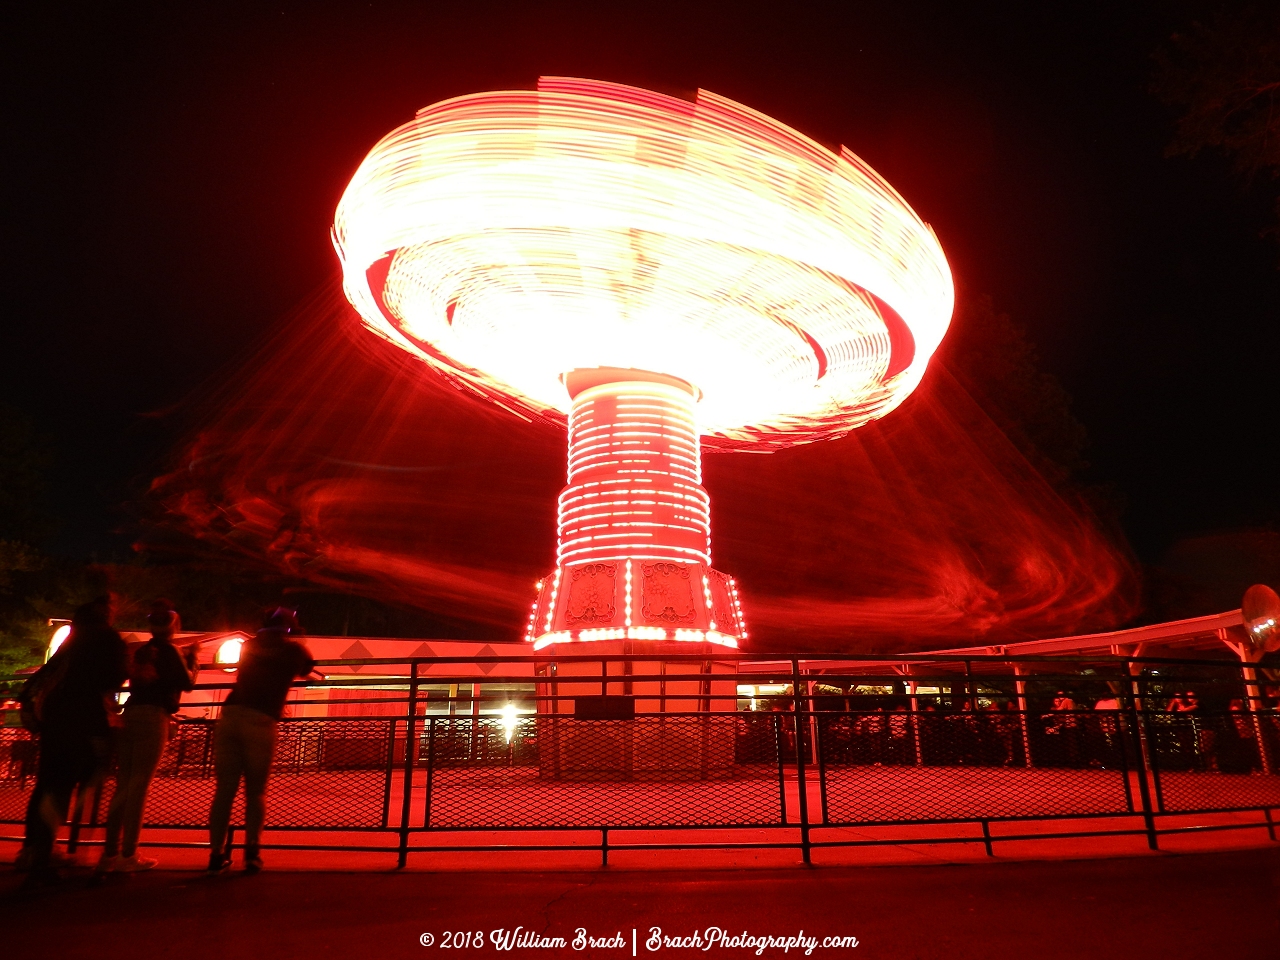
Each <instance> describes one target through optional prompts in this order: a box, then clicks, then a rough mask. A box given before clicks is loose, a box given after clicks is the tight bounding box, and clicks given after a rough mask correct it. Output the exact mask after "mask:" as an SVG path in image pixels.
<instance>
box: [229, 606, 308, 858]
mask: <svg viewBox="0 0 1280 960" xmlns="http://www.w3.org/2000/svg"><path fill="white" fill-rule="evenodd" d="M299 633H300V631H299V629H298V620H297V615H296V614H295V613H294V611H292V610H290V609H288V608H287V607H276V608H275V609H274V610H271V611H269V612H268V613H267V615H266V617H265V619H264V620H263V625H262V629H261V630H259V631H258V633H257V635H256V636H254V637H253V639H251V640H249V641H248V642H247V643H245V645H244V649H243V650H242V651H241V653H240V663H239V665H238V666H237V668H236V685H235V687H234V688H233V689H232V690H231V693H229V694H228V695H227V699H226V701H225V702H224V703H223V705H222V714H221V716H220V717H219V718H218V724H217V726H216V727H215V728H214V732H213V768H214V774H215V776H216V777H217V786H216V788H215V790H214V795H213V804H212V805H211V806H210V809H209V872H210V873H219V872H221V871H223V870H225V869H227V867H228V866H230V863H231V861H230V858H229V857H228V856H227V850H226V839H227V829H228V826H229V824H230V822H231V804H232V802H233V801H234V800H235V797H236V791H237V790H238V789H239V787H240V780H241V778H243V779H244V869H245V871H246V872H247V873H257V872H258V871H259V870H261V869H262V858H261V857H260V856H259V855H258V844H259V841H260V839H261V837H262V825H263V823H264V822H265V821H266V793H267V777H268V775H269V774H270V772H271V759H272V757H273V755H274V754H275V749H276V726H277V724H278V723H279V721H280V717H281V716H283V714H284V702H285V699H286V698H287V697H288V695H289V688H290V687H291V686H292V685H293V681H294V680H295V679H298V678H301V677H305V676H307V674H309V673H310V672H311V671H312V669H314V667H315V665H316V662H315V660H314V659H312V657H311V651H309V650H308V649H307V648H306V646H305V645H304V644H302V643H299V642H298V641H297V640H296V639H293V638H291V637H290V634H293V635H294V636H297V635H298V634H299Z"/></svg>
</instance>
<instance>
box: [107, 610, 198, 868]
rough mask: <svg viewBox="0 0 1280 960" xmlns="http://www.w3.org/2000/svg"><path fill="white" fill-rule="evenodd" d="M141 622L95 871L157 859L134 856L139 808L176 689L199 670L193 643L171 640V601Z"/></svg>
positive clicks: (191, 683)
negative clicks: (147, 629)
mask: <svg viewBox="0 0 1280 960" xmlns="http://www.w3.org/2000/svg"><path fill="white" fill-rule="evenodd" d="M147 622H148V623H149V624H150V625H151V639H150V640H148V641H147V642H146V643H144V644H143V645H142V646H140V647H138V648H137V649H136V650H134V652H133V657H132V658H131V662H130V669H129V700H128V701H127V702H126V703H125V706H124V726H123V728H122V729H121V730H120V731H119V734H118V736H117V738H116V792H115V794H114V795H113V796H112V797H111V806H110V808H109V809H108V811H107V839H106V843H105V844H104V845H103V848H102V859H101V860H99V861H98V867H97V871H98V873H111V872H116V873H134V872H137V871H139V870H150V869H151V868H152V867H154V866H155V865H156V864H157V863H158V862H159V861H157V860H155V859H153V858H151V857H140V856H138V853H137V851H138V834H139V833H140V832H141V830H142V811H143V807H144V806H145V805H146V800H147V789H148V788H149V787H150V786H151V778H152V777H154V776H155V772H156V767H158V766H159V765H160V756H161V754H163V753H164V748H165V744H167V743H168V742H169V724H170V719H169V718H170V717H171V716H172V715H173V714H175V713H177V712H178V706H179V704H180V702H181V700H182V694H183V693H184V692H185V691H187V690H191V689H193V688H194V687H195V681H196V676H197V674H198V673H199V665H198V664H197V662H196V650H195V648H194V647H191V646H189V647H187V648H185V650H182V651H179V650H178V648H177V647H176V646H174V644H173V637H174V634H176V633H177V632H178V630H179V629H180V628H181V623H180V621H179V619H178V613H177V611H176V610H174V609H173V604H172V603H170V602H169V601H168V600H157V601H156V602H155V603H153V604H152V605H151V614H150V616H148V617H147ZM121 834H123V836H124V841H123V844H122V843H121Z"/></svg>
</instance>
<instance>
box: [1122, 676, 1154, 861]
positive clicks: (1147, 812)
mask: <svg viewBox="0 0 1280 960" xmlns="http://www.w3.org/2000/svg"><path fill="white" fill-rule="evenodd" d="M1133 686H1134V691H1135V694H1136V692H1137V690H1138V683H1137V681H1136V680H1135V681H1134V684H1133ZM1127 699H1128V701H1129V722H1130V725H1131V727H1132V730H1133V741H1134V744H1135V746H1136V747H1137V749H1136V750H1135V751H1134V753H1135V754H1137V758H1138V763H1137V769H1138V797H1139V798H1140V800H1141V801H1142V822H1143V824H1144V825H1145V826H1146V830H1147V846H1148V847H1149V848H1150V849H1152V850H1159V849H1160V838H1159V835H1158V834H1157V833H1156V820H1155V816H1154V813H1153V810H1152V806H1151V787H1150V785H1149V784H1148V783H1147V770H1148V769H1149V767H1150V764H1148V763H1147V752H1146V743H1147V738H1146V735H1145V733H1146V731H1145V730H1144V729H1143V726H1142V714H1141V713H1139V711H1138V708H1137V699H1138V698H1137V696H1133V697H1129V698H1127Z"/></svg>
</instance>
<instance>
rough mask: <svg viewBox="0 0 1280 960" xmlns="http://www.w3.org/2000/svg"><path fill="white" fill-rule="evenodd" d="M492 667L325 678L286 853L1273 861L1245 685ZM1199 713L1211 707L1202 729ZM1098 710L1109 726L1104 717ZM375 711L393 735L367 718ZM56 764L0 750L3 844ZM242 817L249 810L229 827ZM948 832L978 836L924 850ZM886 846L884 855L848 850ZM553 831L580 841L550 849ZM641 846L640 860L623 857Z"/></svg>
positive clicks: (1059, 669) (1062, 667) (173, 804)
mask: <svg viewBox="0 0 1280 960" xmlns="http://www.w3.org/2000/svg"><path fill="white" fill-rule="evenodd" d="M493 664H494V666H493V669H492V670H491V671H489V672H488V673H487V674H486V675H485V676H484V677H483V678H482V679H477V678H476V677H461V676H456V675H450V674H449V673H448V670H449V667H450V665H449V663H447V662H441V661H425V660H423V661H411V662H409V663H400V664H396V663H392V662H389V661H358V662H353V661H337V662H331V663H330V664H328V665H327V666H329V667H333V668H334V669H335V670H340V669H342V668H344V667H346V668H350V667H353V666H354V667H358V668H359V676H357V675H356V671H350V676H347V677H338V676H336V675H334V676H331V677H330V679H329V680H328V681H326V683H325V684H323V685H319V686H320V687H321V688H319V689H318V688H317V686H311V687H307V688H303V689H300V690H299V691H298V694H299V695H298V696H297V697H295V699H294V700H293V701H292V703H291V710H292V711H293V712H294V713H295V714H302V715H295V716H292V717H287V718H286V719H284V720H282V721H281V724H280V727H279V735H278V745H277V750H276V754H275V759H274V764H273V768H272V777H271V782H270V787H269V794H268V805H267V823H266V826H267V828H268V830H276V831H295V832H296V833H295V836H294V837H292V838H290V842H288V843H284V842H281V843H278V844H267V846H268V847H270V846H272V845H276V846H288V847H291V848H307V847H312V848H315V849H328V850H332V849H340V848H343V847H344V846H350V848H351V849H361V850H377V851H385V852H388V853H395V854H396V855H397V857H398V861H399V863H400V864H401V865H403V864H404V863H405V861H406V858H407V857H408V855H409V854H411V853H414V852H419V851H429V850H442V849H449V850H481V849H499V848H500V849H511V848H512V847H513V846H514V847H520V846H521V844H522V841H521V836H522V834H521V831H526V832H528V831H538V836H537V838H536V842H529V843H526V844H524V848H526V849H579V850H580V849H584V844H585V848H586V849H593V848H594V849H597V850H599V851H601V854H602V856H603V857H604V859H605V862H607V860H608V856H609V852H610V850H611V849H612V850H616V849H628V848H630V849H638V848H650V849H652V848H669V847H682V846H689V847H691V846H716V847H764V846H794V847H797V848H799V849H800V851H801V852H802V854H803V856H804V859H805V860H806V861H808V860H809V859H810V855H811V851H812V850H813V849H815V848H823V847H834V846H849V845H860V844H887V843H893V844H902V843H938V842H980V843H984V844H985V845H986V848H987V852H988V853H991V852H992V847H993V844H994V843H996V842H1006V841H1009V840H1015V839H1028V838H1030V837H1031V836H1041V837H1043V836H1046V834H1044V833H1043V832H1041V833H1037V834H1026V835H1023V834H1018V833H1016V832H1013V833H1010V832H1005V833H1002V834H998V835H997V834H993V832H992V830H991V825H992V824H993V823H999V822H1006V821H1007V822H1010V823H1016V822H1021V821H1044V820H1055V819H1060V820H1071V821H1089V820H1094V821H1098V822H1099V823H1100V825H1098V826H1096V827H1090V826H1088V824H1087V822H1086V823H1085V824H1080V823H1074V824H1072V825H1071V827H1072V829H1070V830H1068V831H1066V832H1059V833H1055V834H1052V836H1055V837H1059V838H1065V837H1084V836H1100V835H1123V834H1144V835H1145V836H1146V839H1147V842H1148V844H1149V845H1150V847H1151V848H1152V849H1155V848H1157V847H1158V844H1159V838H1160V836H1162V835H1165V834H1169V833H1175V832H1178V831H1179V830H1182V829H1190V828H1188V827H1186V826H1185V824H1184V825H1179V824H1178V823H1177V822H1176V818H1177V817H1185V816H1186V815H1190V814H1198V815H1204V814H1227V813H1232V814H1240V813H1250V814H1256V816H1253V817H1252V819H1250V818H1249V817H1244V818H1236V820H1235V821H1233V822H1230V823H1218V824H1215V825H1213V827H1212V828H1214V829H1223V828H1231V827H1247V826H1265V827H1266V829H1267V830H1268V831H1269V833H1270V836H1271V838H1272V839H1273V840H1274V839H1275V833H1274V827H1273V825H1272V811H1273V810H1274V809H1276V808H1280V713H1277V711H1276V710H1274V709H1272V707H1271V705H1270V701H1269V700H1268V699H1267V697H1268V694H1271V693H1274V692H1276V691H1275V690H1274V689H1272V688H1271V687H1269V686H1268V683H1269V680H1268V677H1267V675H1266V674H1262V673H1257V672H1250V671H1248V670H1242V669H1241V668H1239V667H1234V666H1233V665H1231V664H1223V663H1217V662H1189V661H1182V662H1170V661H1138V660H1119V659H1116V660H1108V661H1090V662H1086V661H1062V660H1053V661H1049V660H1037V661H1019V662H1016V663H1015V662H1012V661H1005V660H999V659H996V658H991V659H988V660H982V661H966V662H964V663H963V664H957V663H956V662H954V661H945V660H929V659H927V658H917V659H916V660H914V661H912V663H911V665H910V669H909V671H908V672H907V673H905V674H904V673H903V672H902V668H901V667H900V666H895V668H894V669H893V670H892V671H890V670H887V669H885V665H884V664H878V663H876V662H874V661H872V662H868V661H861V662H858V663H840V662H833V661H821V662H808V661H802V660H791V661H789V662H787V661H782V662H780V661H777V660H772V661H759V660H748V659H746V658H717V659H716V660H715V661H710V660H706V659H699V658H697V657H663V658H656V657H649V658H643V657H639V658H637V657H630V658H607V657H606V658H586V657H576V658H566V657H561V658H557V659H556V660H554V661H552V660H551V659H550V658H548V660H547V661H545V662H541V663H540V665H539V666H537V667H536V668H535V669H534V670H533V671H532V673H529V672H528V670H527V669H526V670H525V672H524V673H523V674H514V673H512V674H507V673H504V671H503V669H502V668H503V667H504V665H505V666H506V667H508V668H511V667H512V662H511V661H506V662H503V661H500V660H494V661H493ZM597 667H598V669H597ZM393 668H394V669H393ZM526 668H527V664H526ZM428 673H429V674H430V675H429V676H428ZM375 674H380V675H375ZM428 684H430V685H432V686H433V690H434V692H433V691H429V690H427V686H428ZM468 687H469V688H470V690H469V692H467V693H463V692H460V691H463V690H466V689H467V688H468ZM323 688H329V689H328V690H326V689H323ZM334 689H340V690H341V694H340V696H341V703H342V704H343V708H342V711H341V712H342V713H343V714H344V715H340V716H327V715H326V716H308V715H306V714H307V713H309V712H310V713H318V712H323V711H325V710H327V708H328V707H329V706H330V705H331V704H332V703H333V702H334V695H333V693H332V691H333V690H334ZM495 690H496V691H502V692H500V693H494V692H493V691H495ZM512 690H521V691H523V693H520V694H518V696H520V697H523V701H522V703H521V704H520V708H521V709H523V710H524V711H525V712H524V713H520V712H519V711H518V710H516V709H515V706H514V705H513V704H512V702H511V701H512V697H513V694H512V693H511V691H512ZM1187 690H1192V691H1196V690H1199V691H1201V693H1200V694H1199V696H1198V699H1197V700H1196V702H1195V703H1194V704H1193V705H1191V706H1188V702H1189V698H1188V696H1186V691H1187ZM362 691H363V692H365V693H367V694H368V696H363V695H362ZM440 691H445V693H440ZM766 691H767V694H766ZM1092 694H1101V695H1100V696H1097V697H1096V700H1097V701H1098V706H1099V707H1101V709H1098V708H1094V709H1089V708H1088V707H1087V706H1086V704H1087V701H1088V700H1092V699H1095V697H1094V696H1093V695H1092ZM220 696H221V689H220V687H218V686H210V687H205V688H202V689H201V690H200V691H199V692H198V698H200V699H197V700H195V701H193V703H192V704H191V705H193V706H196V707H200V708H204V709H206V711H207V712H210V713H213V712H216V706H217V702H218V700H219V699H220ZM361 704H367V705H368V707H367V709H368V710H370V711H373V712H376V713H380V714H382V715H379V716H359V715H350V714H351V713H352V711H353V710H359V709H361V708H360V707H359V706H358V705H361ZM353 705H355V706H353ZM691 707H692V709H691ZM486 711H487V712H486ZM215 722H216V720H215V719H213V718H212V717H204V718H199V719H189V720H183V721H180V722H178V723H177V724H176V726H175V729H174V734H173V736H172V737H171V739H170V740H169V743H168V745H167V747H166V749H165V752H164V754H163V756H162V758H161V761H160V766H159V769H158V770H157V773H156V777H155V779H154V781H153V782H152V786H151V790H150V793H149V794H148V798H147V803H146V808H145V814H144V822H145V825H146V826H147V827H148V828H149V833H144V842H148V843H152V844H156V845H165V844H167V843H185V844H190V843H191V842H194V841H193V840H192V839H191V838H187V839H185V840H182V839H174V835H175V832H180V831H186V830H197V831H198V830H203V828H204V826H205V824H206V819H207V815H208V809H209V804H210V801H211V799H212V796H213V789H214V783H215V776H214V765H213V726H214V724H215ZM37 760H38V743H37V742H36V741H34V740H32V739H31V738H30V736H29V735H28V734H27V733H26V731H24V730H22V729H21V728H15V727H6V728H3V729H0V822H4V823H11V824H12V823H21V822H22V820H23V817H24V814H25V809H26V804H27V800H28V798H29V796H30V792H31V789H32V786H33V784H34V779H35V769H36V764H37ZM113 789H114V778H113V776H112V775H111V774H108V775H107V777H106V778H105V780H104V781H103V782H102V783H101V784H100V785H99V786H98V787H97V788H96V789H94V790H92V791H91V792H86V795H85V797H84V798H83V802H82V804H81V805H80V807H79V810H78V813H77V823H78V824H83V825H89V826H95V825H100V824H101V823H102V822H103V820H104V819H105V812H106V808H107V805H108V804H109V802H110V798H111V795H112V791H113ZM241 812H242V807H241V798H239V797H238V798H237V805H236V808H235V810H234V813H233V816H234V818H235V819H234V820H233V822H234V823H237V824H239V823H240V822H241V821H240V819H239V818H240V817H241ZM928 824H932V825H938V824H969V825H971V826H972V825H977V826H978V827H980V833H976V832H974V831H973V830H969V831H959V832H953V833H946V832H945V831H944V832H942V833H938V832H937V831H933V832H928V833H926V834H922V833H921V832H920V831H919V830H916V829H911V828H916V827H919V826H921V825H928ZM871 826H876V827H881V828H890V829H888V830H887V831H882V834H881V835H879V836H876V837H868V836H866V835H864V834H861V833H856V832H854V831H851V830H850V829H849V828H865V827H871ZM1203 827H1204V825H1203V824H1199V825H1197V826H1196V827H1195V828H1196V829H1202V828H1203ZM893 828H898V829H897V830H896V831H895V829H893ZM545 831H565V832H566V833H565V834H562V836H564V839H563V841H555V842H550V843H548V842H546V840H545V833H544V832H545ZM583 831H589V832H591V833H592V834H594V835H598V838H599V840H598V842H586V841H583V840H582V838H581V836H579V835H578V834H580V833H581V832H583ZM628 831H631V832H633V835H634V836H638V837H640V838H641V839H639V840H636V841H635V842H627V832H628ZM734 831H737V833H735V832H734ZM568 832H573V833H574V834H575V835H574V836H572V837H570V836H568ZM162 833H163V834H165V836H162V837H158V835H159V834H162ZM358 833H363V834H366V835H372V837H370V836H366V837H365V838H363V839H357V838H355V837H354V835H355V834H358ZM308 835H309V836H308ZM525 835H528V834H527V833H526V834H525ZM76 836H78V832H77V830H76V829H75V828H73V834H72V837H73V841H72V842H75V837H76ZM620 836H621V837H622V838H623V842H622V843H621V844H620V843H619V837H620ZM377 837H380V838H381V840H378V839H374V838H377ZM9 839H16V837H10V838H9ZM370 841H372V842H370Z"/></svg>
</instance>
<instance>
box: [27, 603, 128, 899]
mask: <svg viewBox="0 0 1280 960" xmlns="http://www.w3.org/2000/svg"><path fill="white" fill-rule="evenodd" d="M114 613H115V610H114V606H113V603H112V600H111V598H110V597H99V598H98V599H97V600H94V601H93V602H91V603H86V604H84V605H83V606H81V607H80V608H79V609H78V610H76V612H75V616H74V617H73V618H72V620H71V633H70V634H69V635H68V637H67V640H66V642H65V643H64V644H63V645H62V647H61V648H59V650H58V652H57V653H56V654H54V655H53V656H52V657H51V658H50V659H49V663H48V664H46V665H45V667H44V668H42V670H41V672H42V673H45V675H46V677H47V678H49V680H47V681H46V682H44V683H42V684H39V685H35V684H34V681H35V679H36V677H33V678H32V681H33V685H35V686H37V687H38V689H37V690H36V691H34V692H33V693H32V694H30V695H29V696H28V697H27V699H29V700H31V701H33V709H32V712H33V713H34V715H35V719H36V722H37V723H38V725H39V735H40V760H39V764H38V766H37V768H36V784H35V789H34V795H33V800H34V804H35V809H34V811H32V812H33V814H34V815H33V816H31V817H29V818H28V821H27V836H26V839H25V841H24V843H23V847H24V853H25V854H26V856H27V858H28V861H29V867H30V876H29V877H28V883H30V884H39V883H44V882H50V881H54V880H57V879H58V878H57V872H56V870H55V869H54V866H53V862H52V858H53V847H54V841H55V840H56V838H57V833H58V829H59V828H60V827H61V826H62V824H63V823H64V822H65V821H66V819H67V811H68V809H69V808H70V806H71V795H72V793H73V792H75V790H76V788H77V787H79V788H80V789H81V790H82V791H83V790H85V789H86V788H88V787H90V786H92V784H93V783H94V782H95V780H97V778H99V777H100V776H101V775H102V774H103V772H104V771H105V770H106V767H107V763H108V762H109V760H110V756H111V726H110V723H109V721H108V717H107V714H108V701H109V700H110V699H111V698H113V697H114V695H115V694H116V692H118V691H119V689H120V687H121V685H122V684H123V683H124V681H125V677H126V675H127V669H126V665H127V648H126V646H125V642H124V639H123V638H122V637H121V636H120V634H119V633H117V632H116V630H115V628H114V627H113V626H112V625H111V621H112V620H113V619H114ZM55 661H56V663H55ZM36 676H37V677H39V676H40V674H37V675H36Z"/></svg>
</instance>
